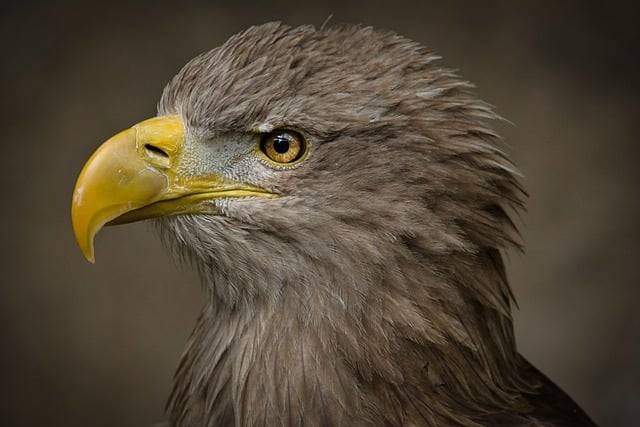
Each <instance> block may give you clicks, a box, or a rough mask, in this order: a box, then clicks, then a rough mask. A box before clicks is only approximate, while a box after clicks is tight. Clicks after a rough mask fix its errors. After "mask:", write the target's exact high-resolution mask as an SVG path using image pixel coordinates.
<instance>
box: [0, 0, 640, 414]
mask: <svg viewBox="0 0 640 427" xmlns="http://www.w3.org/2000/svg"><path fill="white" fill-rule="evenodd" d="M557 3H562V5H560V4H557ZM0 10H1V18H0V34H1V35H2V37H1V40H0V48H1V50H0V52H1V55H2V67H0V85H1V87H0V88H1V94H2V98H1V99H2V102H1V103H0V108H1V109H2V110H1V114H2V126H1V127H0V136H1V141H2V142H1V144H2V145H1V146H2V157H1V158H2V159H3V160H2V166H1V167H0V174H2V178H1V180H0V185H1V186H2V188H3V193H2V194H3V196H4V197H3V203H2V209H0V216H1V221H0V224H1V228H0V232H1V233H2V234H1V237H2V238H1V243H0V244H1V245H2V247H1V251H0V255H1V257H0V260H1V263H2V264H1V272H2V273H1V278H2V281H1V286H0V343H1V350H0V369H1V378H2V380H1V385H0V424H1V425H3V426H37V425H47V426H114V425H117V426H148V425H151V424H153V423H154V422H157V421H160V420H162V419H163V406H164V403H165V399H166V398H167V396H168V394H169V391H170V385H171V378H172V374H173V370H174V368H175V366H176V364H177V361H178V359H179V356H180V353H181V351H182V348H183V346H184V344H185V341H186V338H187V336H188V334H189V333H190V331H191V328H192V326H193V324H194V321H195V318H196V316H197V314H198V312H199V310H200V307H201V305H202V295H201V293H200V286H199V284H198V281H197V278H196V277H195V276H194V274H193V273H192V272H190V271H188V270H185V269H181V268H179V267H176V266H175V265H174V264H173V262H172V261H171V260H170V259H169V258H168V256H167V255H166V254H165V252H164V250H163V249H162V247H161V244H160V242H159V240H158V238H157V237H156V236H155V234H154V233H153V232H152V230H151V227H150V226H149V225H148V224H145V223H138V224H133V225H128V226H123V227H116V228H112V229H110V230H109V232H108V233H103V234H100V235H99V236H98V238H97V242H96V247H97V261H98V262H97V264H95V265H91V264H89V263H87V262H86V261H85V260H84V259H83V257H82V255H81V253H80V251H79V250H78V248H77V247H76V244H75V241H74V240H73V234H72V230H71V226H70V219H69V205H70V200H71V191H72V189H73V185H74V182H75V179H76V176H77V174H78V172H79V170H80V168H81V167H82V165H83V163H84V161H85V160H86V159H87V158H88V156H89V155H90V154H91V153H92V152H93V150H94V149H95V148H96V147H97V146H98V145H99V144H100V143H101V142H102V141H104V140H105V139H107V138H108V137H109V136H111V135H113V134H114V133H115V132H116V131H118V130H120V129H123V128H126V127H128V126H129V125H131V124H133V123H136V122H138V121H139V120H141V119H144V118H147V117H149V116H152V115H154V114H155V106H156V102H157V100H158V98H159V96H160V93H161V90H162V88H163V86H164V84H165V83H166V82H167V81H168V80H169V79H170V78H171V77H172V76H173V74H175V73H176V72H177V71H178V70H179V69H180V67H181V66H182V65H183V64H184V63H185V62H186V61H187V60H189V59H190V58H192V57H193V56H194V55H196V54H198V53H200V52H202V51H205V50H208V49H211V48H213V47H215V46H217V45H219V44H221V43H222V42H224V40H226V39H227V38H228V37H229V36H231V35H232V34H234V33H236V32H237V31H239V30H241V29H244V28H245V27H247V26H249V25H252V24H259V23H263V22H266V21H271V20H282V21H284V22H286V23H289V24H292V25H298V24H315V25H316V26H320V25H321V24H322V23H323V22H324V21H325V20H326V19H327V17H328V16H329V15H333V18H332V22H333V23H341V22H349V23H363V24H366V25H373V26H375V27H378V28H385V29H391V30H394V31H396V32H399V33H401V34H403V35H405V36H407V37H409V38H412V39H415V40H417V41H419V42H421V43H423V44H425V45H427V46H429V47H430V48H432V49H435V50H436V51H437V52H438V53H439V54H441V55H442V56H443V57H444V59H443V61H442V62H441V63H442V64H444V65H446V66H449V67H453V68H456V69H459V70H460V73H461V74H462V75H463V76H464V77H465V78H467V79H469V80H471V81H472V82H474V83H475V84H476V85H477V87H478V89H477V92H478V94H479V95H480V97H481V98H483V99H484V100H486V101H488V102H490V103H491V104H494V105H496V106H497V110H498V111H499V112H500V113H501V114H502V115H503V116H505V117H506V118H508V119H509V120H510V121H511V122H513V125H509V124H500V125H499V130H500V132H501V133H502V134H503V135H504V136H505V137H506V140H507V141H508V143H509V144H510V147H511V152H512V155H513V157H514V158H515V160H516V162H517V164H518V165H519V166H520V168H521V169H522V171H523V172H524V174H525V178H524V184H525V186H526V188H527V189H528V190H529V192H530V194H531V197H530V200H529V203H528V212H527V213H525V214H523V215H522V219H521V221H520V222H521V227H522V230H523V235H524V240H525V243H526V248H527V250H526V253H525V254H524V255H519V254H516V253H514V254H511V256H510V257H509V274H510V277H511V280H512V285H513V288H514V290H515V294H516V296H517V298H518V301H519V304H520V307H519V310H518V311H517V313H516V330H517V338H518V343H519V347H520V350H521V352H522V353H523V354H524V355H525V356H526V357H527V358H529V359H530V360H531V361H532V362H533V363H534V364H536V365H537V366H538V367H539V368H540V369H541V370H542V371H544V372H546V373H547V374H548V375H549V376H550V377H551V378H552V379H554V380H555V381H556V382H557V383H558V384H559V385H560V386H562V387H563V388H564V389H565V390H566V391H567V392H568V393H569V394H571V395H572V396H573V397H574V398H575V399H576V401H577V402H578V403H579V404H581V405H582V406H583V407H584V409H585V410H586V411H587V412H588V413H589V414H591V415H592V416H593V418H594V419H595V420H596V421H597V422H599V423H601V424H602V425H603V426H623V425H627V426H631V425H637V423H638V420H639V419H640V386H639V384H640V315H639V313H638V310H639V305H638V302H639V301H640V287H639V286H638V285H639V281H638V278H639V274H638V271H639V267H638V262H639V260H638V244H639V243H640V235H639V234H640V233H639V232H640V227H639V222H640V220H639V218H640V197H639V192H638V184H640V180H639V179H638V178H640V176H639V175H640V172H639V171H638V163H639V161H640V156H639V153H640V145H639V141H638V137H640V132H639V130H640V129H639V128H640V117H639V114H638V113H639V109H638V96H640V91H638V89H639V88H638V76H639V75H640V67H639V64H638V59H639V57H640V55H639V49H638V41H639V40H640V31H639V25H638V17H640V13H638V12H639V10H638V8H637V7H636V6H627V5H624V4H623V3H620V4H615V3H614V2H607V3H606V5H600V6H596V5H590V4H589V3H588V2H584V1H581V2H546V3H543V2H537V1H520V2H507V1H503V2H491V1H489V2H482V3H480V2H473V3H472V2H463V1H453V2H446V3H445V2H431V1H426V0H416V1H402V0H394V1H388V2H376V1H368V2H366V3H365V2H362V3H351V2H347V1H339V2H315V3H314V4H307V3H306V2H302V1H287V2H285V1H276V2H270V3H263V2H252V3H240V2H231V1H230V2H213V1H211V2H206V3H185V2H177V1H174V2H162V1H154V2H148V3H144V2H130V3H128V2H127V3H125V2H121V3H120V2H117V1H116V2H108V3H107V2H101V3H91V2H77V3H73V2H6V1H5V2H3V3H2V6H0Z"/></svg>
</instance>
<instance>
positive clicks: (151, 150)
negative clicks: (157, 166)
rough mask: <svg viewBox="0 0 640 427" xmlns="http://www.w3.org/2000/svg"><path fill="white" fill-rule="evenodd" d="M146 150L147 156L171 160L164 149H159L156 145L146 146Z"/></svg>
mask: <svg viewBox="0 0 640 427" xmlns="http://www.w3.org/2000/svg"><path fill="white" fill-rule="evenodd" d="M144 149H145V150H146V152H147V154H149V155H151V156H159V157H164V158H166V159H168V158H169V155H168V154H167V153H166V152H165V151H164V150H163V149H162V148H158V147H156V146H155V145H151V144H145V145H144Z"/></svg>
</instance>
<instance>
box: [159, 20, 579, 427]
mask: <svg viewBox="0 0 640 427" xmlns="http://www.w3.org/2000/svg"><path fill="white" fill-rule="evenodd" d="M437 59H438V57H437V56H436V55H435V54H433V53H432V52H430V51H429V50H427V49H425V48H424V47H422V46H421V45H419V44H417V43H415V42H412V41H410V40H408V39H406V38H403V37H401V36H399V35H396V34H393V33H390V32H380V31H375V30H373V29H371V28H362V27H357V26H343V27H333V28H331V27H329V28H324V26H323V28H322V29H320V30H316V29H314V28H313V27H309V26H305V27H299V28H290V27H288V26H285V25H281V24H278V23H271V24H266V25H261V26H257V27H252V28H249V29H248V30H246V31H244V32H242V33H240V34H238V35H235V36H233V37H232V38H230V39H229V40H228V41H227V42H226V43H225V44H224V45H222V46H221V47H218V48H216V49H214V50H212V51H210V52H207V53H204V54H202V55H200V56H198V57H196V58H194V59H193V60H192V61H190V62H189V63H188V64H187V65H186V66H185V67H184V68H183V69H182V70H181V71H180V72H179V73H178V74H177V76H176V77H175V78H174V79H173V80H171V82H170V83H169V84H168V85H167V87H166V88H165V90H164V93H163V95H162V98H161V100H160V103H159V113H160V114H168V113H177V114H180V115H182V117H183V119H184V120H185V122H186V124H187V126H188V128H189V129H190V130H191V131H192V132H196V133H198V134H200V135H207V137H210V138H214V137H218V138H219V137H221V136H222V137H224V136H225V135H232V134H242V133H250V132H255V129H271V128H273V127H279V126H286V127H288V128H293V129H298V130H300V131H301V132H304V134H305V135H307V136H308V137H309V139H310V140H311V141H312V143H313V146H312V152H311V153H310V155H309V157H308V159H307V160H306V161H305V162H303V163H302V164H301V165H300V166H299V167H297V168H295V169H292V170H288V171H286V172H283V173H274V174H273V176H272V179H271V181H270V183H269V185H270V186H271V189H273V190H275V191H278V192H279V193H281V194H282V195H283V197H281V198H279V199H273V200H268V201H265V200H257V199H242V200H234V201H229V202H228V203H225V204H223V205H222V207H223V209H224V215H223V216H217V217H214V216H204V215H200V216H196V215H190V216H178V217H171V218H164V219H161V220H159V221H158V226H159V230H160V232H161V235H162V237H163V240H164V241H165V242H166V243H167V246H169V247H170V248H172V250H173V251H174V252H175V253H176V254H177V255H178V257H180V258H182V259H186V260H188V261H189V262H191V263H192V265H193V266H194V267H195V268H197V269H198V271H199V273H200V276H201V278H202V281H203V285H204V287H205V289H206V290H207V295H208V300H207V303H206V307H205V309H204V311H203V313H202V315H201V317H200V320H199V321H198V324H197V326H196V329H195V330H194V332H193V335H192V337H191V338H190V340H189V345H188V347H187V349H186V351H185V353H184V355H183V358H182V361H181V363H180V366H179V368H178V371H177V374H176V383H175V387H174V390H173V393H172V396H171V399H170V401H169V404H168V409H169V411H170V414H171V419H172V422H173V423H175V424H176V425H206V426H213V425H234V424H235V425H247V426H253V425H302V424H305V425H345V426H353V425H498V424H502V425H507V424H514V425H534V424H536V423H537V425H556V424H557V425H562V422H563V421H562V420H563V419H566V420H568V419H572V420H574V421H576V420H578V421H576V422H582V423H583V424H585V425H586V424H587V423H588V419H587V418H586V416H584V415H583V414H582V413H581V412H580V411H579V409H574V410H573V412H572V413H565V412H566V411H565V412H563V410H559V411H551V410H546V412H544V411H542V409H541V408H547V407H548V406H549V405H547V406H545V405H546V403H544V402H543V403H541V402H540V401H536V400H535V398H532V396H533V397H535V396H540V395H539V393H540V392H541V390H546V388H545V387H547V388H548V387H549V386H547V385H545V384H546V381H547V380H546V379H545V378H544V377H542V376H541V375H540V374H539V373H532V371H531V369H530V367H529V365H528V364H527V362H526V361H525V360H524V359H523V358H522V357H521V356H520V355H519V354H518V352H517V350H516V346H515V341H514V334H513V325H512V319H511V307H512V305H513V296H512V292H511V290H510V288H509V284H508V280H507V277H506V273H505V268H504V265H503V262H502V252H503V251H504V250H506V249H508V248H510V247H518V246H519V244H518V234H517V231H516V229H515V226H514V225H513V222H512V221H511V219H510V218H509V213H508V212H510V211H513V210H518V209H521V208H522V207H523V205H524V203H523V199H524V197H525V193H524V190H523V189H522V187H521V185H520V184H519V182H518V181H517V179H516V174H517V173H516V170H515V168H514V166H513V165H512V163H511V162H510V161H509V159H508V157H507V155H506V154H505V153H504V152H503V151H502V149H501V147H500V143H499V138H498V136H497V135H496V134H495V132H494V131H493V130H492V129H491V128H490V127H489V124H488V122H487V121H490V120H493V119H497V118H498V117H497V116H496V115H495V114H494V113H493V111H492V110H491V108H490V107H489V106H488V105H487V104H485V103H482V102H480V101H479V100H477V99H476V97H475V96H474V94H473V93H472V92H471V90H472V85H470V84H469V83H467V82H465V81H464V80H462V79H460V78H459V77H458V76H456V74H455V73H453V72H452V71H450V70H447V69H445V68H441V67H439V66H438V65H436V60H437ZM558 392H559V391H558ZM559 393H561V392H559ZM569 401H570V400H569ZM573 405H574V406H575V404H573ZM575 408H577V407H575ZM547 409H548V408H547ZM565 409H566V406H565ZM541 411H542V412H541ZM543 412H544V414H545V418H544V419H542V418H540V415H539V414H541V413H543ZM569 412H570V411H569ZM554 417H555V418H554ZM563 417H569V418H563ZM571 417H573V418H571ZM554 420H556V421H554ZM554 423H555V424H554ZM574 425H575V424H574Z"/></svg>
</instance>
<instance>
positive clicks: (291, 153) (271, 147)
mask: <svg viewBox="0 0 640 427" xmlns="http://www.w3.org/2000/svg"><path fill="white" fill-rule="evenodd" d="M260 151H261V153H262V154H264V156H266V157H267V159H269V160H270V161H271V162H274V163H276V164H277V165H283V166H285V165H290V164H292V163H295V162H297V161H298V160H300V159H302V157H303V156H304V155H305V153H306V151H307V144H306V141H305V139H304V138H303V137H302V135H300V134H299V133H297V132H294V131H292V130H282V129H280V130H275V131H273V132H269V133H265V134H264V135H263V136H262V138H261V140H260Z"/></svg>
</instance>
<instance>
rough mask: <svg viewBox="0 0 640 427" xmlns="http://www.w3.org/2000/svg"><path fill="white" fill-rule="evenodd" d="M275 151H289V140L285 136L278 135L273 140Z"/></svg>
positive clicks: (281, 152)
mask: <svg viewBox="0 0 640 427" xmlns="http://www.w3.org/2000/svg"><path fill="white" fill-rule="evenodd" d="M273 149H274V150H276V153H280V154H283V153H286V152H287V151H289V139H288V138H287V137H286V136H284V135H278V136H276V137H275V138H273Z"/></svg>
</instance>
